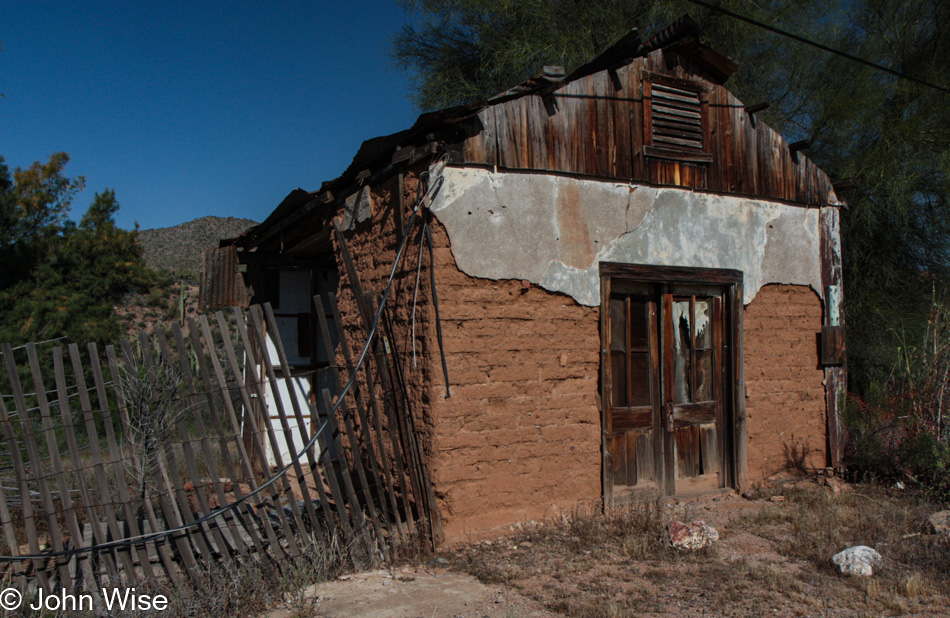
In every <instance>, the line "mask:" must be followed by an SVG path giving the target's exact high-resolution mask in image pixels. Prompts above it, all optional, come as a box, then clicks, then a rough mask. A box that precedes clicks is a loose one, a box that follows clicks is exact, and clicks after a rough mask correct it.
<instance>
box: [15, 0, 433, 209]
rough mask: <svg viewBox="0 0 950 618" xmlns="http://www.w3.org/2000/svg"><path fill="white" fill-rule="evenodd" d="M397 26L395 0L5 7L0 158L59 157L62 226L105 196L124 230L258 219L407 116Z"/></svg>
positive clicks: (39, 0)
mask: <svg viewBox="0 0 950 618" xmlns="http://www.w3.org/2000/svg"><path fill="white" fill-rule="evenodd" d="M269 7H270V8H269ZM407 18H408V17H407V15H406V14H405V12H404V10H403V9H402V7H400V6H399V5H398V4H397V3H396V0H382V1H379V2H369V1H365V0H350V1H346V2H342V1H340V2H338V1H318V0H311V1H309V2H303V1H301V2H296V1H294V2H243V1H233V2H205V1H200V0H198V1H194V2H178V1H168V0H165V1H162V2H145V1H137V0H132V1H127V2H104V1H89V2H64V1H57V2H52V1H44V0H23V1H19V0H8V1H7V2H5V3H4V5H3V8H2V9H0V41H2V52H0V93H3V95H4V96H3V98H2V99H0V155H2V156H3V157H4V158H5V159H6V162H7V165H9V166H10V168H11V169H12V168H14V167H17V166H20V167H25V166H27V165H29V164H30V163H32V162H33V161H36V160H38V159H43V160H45V159H46V158H47V157H49V155H50V154H51V153H53V152H57V151H66V152H68V153H69V154H70V156H71V157H72V160H71V162H70V164H69V166H68V168H67V172H68V174H69V175H70V176H76V175H83V176H85V177H86V190H85V191H84V192H83V193H82V194H80V195H79V196H78V198H77V199H76V200H75V201H74V202H73V207H72V216H73V218H77V219H78V217H79V216H81V215H82V213H83V212H84V211H85V209H86V207H87V206H88V205H89V203H90V202H91V200H92V197H93V193H94V192H96V191H101V190H103V189H105V188H112V189H115V191H116V196H117V197H118V199H119V202H120V204H121V210H120V212H119V215H118V222H119V225H120V226H122V227H126V228H130V227H131V226H132V225H133V224H134V223H135V222H136V221H137V222H138V223H139V224H140V225H141V227H142V228H152V227H165V226H169V225H176V224H178V223H181V222H183V221H187V220H190V219H193V218H196V217H201V216H204V215H218V216H235V217H247V218H251V219H255V220H257V221H260V220H262V219H263V218H264V217H265V216H267V214H269V213H270V211H271V210H273V208H274V207H276V206H277V204H278V203H279V202H280V201H281V200H282V199H283V198H284V196H285V195H287V193H289V192H290V191H291V190H292V189H294V188H296V187H301V188H303V189H307V190H315V189H317V188H319V186H320V183H321V182H323V181H324V180H329V179H332V178H335V177H336V176H338V175H339V174H340V173H342V172H343V170H344V169H345V168H346V166H347V165H348V164H349V162H350V160H351V159H352V157H353V155H355V154H356V151H357V149H358V148H359V145H360V144H361V143H362V142H363V140H366V139H369V138H371V137H376V136H378V135H385V134H388V133H394V132H396V131H399V130H402V129H405V128H407V127H408V126H410V125H411V124H412V122H413V121H414V120H415V118H416V116H417V115H418V110H416V109H414V107H413V105H412V103H411V102H410V101H409V98H408V93H409V87H410V84H409V79H408V77H407V76H406V74H405V73H404V72H403V71H402V70H400V69H399V68H398V67H397V66H396V65H395V64H394V63H393V61H392V60H391V59H390V58H389V56H388V51H389V45H390V40H391V38H392V36H393V35H394V34H395V33H396V32H397V31H398V30H399V28H400V26H401V25H402V24H403V23H405V21H406V20H407Z"/></svg>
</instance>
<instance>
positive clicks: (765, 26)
mask: <svg viewBox="0 0 950 618" xmlns="http://www.w3.org/2000/svg"><path fill="white" fill-rule="evenodd" d="M686 1H687V2H691V3H693V4H696V5H699V6H701V7H705V8H707V9H710V10H712V11H717V12H719V13H722V14H723V15H727V16H729V17H732V18H734V19H738V20H740V21H744V22H746V23H747V24H752V25H753V26H756V27H759V28H762V29H764V30H768V31H769V32H772V33H774V34H778V35H780V36H784V37H787V38H790V39H792V40H794V41H798V42H799V43H804V44H805V45H811V46H812V47H816V48H818V49H820V50H822V51H826V52H828V53H830V54H835V55H836V56H841V57H842V58H847V59H848V60H851V61H852V62H857V63H860V64H863V65H865V66H869V67H871V68H873V69H877V70H879V71H884V72H885V73H890V74H891V75H894V76H896V77H899V78H901V79H906V80H908V81H912V82H916V83H918V84H921V85H923V86H927V87H928V88H934V89H935V90H940V91H941V92H945V93H947V94H950V88H946V87H944V86H938V85H937V84H934V83H931V82H928V81H926V80H923V79H919V78H917V77H913V76H912V75H907V74H906V73H902V72H900V71H897V70H895V69H891V68H889V67H886V66H884V65H882V64H877V63H874V62H871V61H870V60H865V59H864V58H859V57H857V56H853V55H851V54H849V53H847V52H843V51H841V50H840V49H835V48H833V47H828V46H827V45H823V44H821V43H818V42H817V41H812V40H811V39H806V38H805V37H801V36H798V35H797V34H792V33H791V32H788V31H786V30H782V29H780V28H776V27H775V26H770V25H768V24H766V23H763V22H760V21H758V20H755V19H752V18H751V17H746V16H745V15H740V14H739V13H733V12H732V11H730V10H728V9H724V8H722V7H721V6H719V5H716V4H710V3H709V2H704V1H703V0H686Z"/></svg>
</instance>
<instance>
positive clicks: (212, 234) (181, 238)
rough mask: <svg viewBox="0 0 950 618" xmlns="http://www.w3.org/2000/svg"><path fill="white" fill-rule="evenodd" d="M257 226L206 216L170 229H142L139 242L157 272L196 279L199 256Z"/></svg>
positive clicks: (240, 220)
mask: <svg viewBox="0 0 950 618" xmlns="http://www.w3.org/2000/svg"><path fill="white" fill-rule="evenodd" d="M254 225H257V222H256V221H253V220H251V219H240V218H237V217H215V216H210V215H209V216H205V217H199V218H197V219H192V220H190V221H185V222H184V223H179V224H178V225H173V226H170V227H157V228H151V229H147V230H139V232H138V243H139V245H140V246H141V247H142V253H143V257H144V258H145V262H146V264H148V266H149V267H150V268H152V269H154V270H167V271H170V272H173V273H177V274H181V275H188V276H191V277H195V278H196V277H197V275H198V269H199V263H200V255H201V252H202V251H204V250H205V249H213V248H215V247H217V246H218V245H219V243H220V241H221V239H223V238H233V237H234V236H238V235H240V234H241V233H243V232H244V231H246V230H247V229H248V228H250V227H252V226H254Z"/></svg>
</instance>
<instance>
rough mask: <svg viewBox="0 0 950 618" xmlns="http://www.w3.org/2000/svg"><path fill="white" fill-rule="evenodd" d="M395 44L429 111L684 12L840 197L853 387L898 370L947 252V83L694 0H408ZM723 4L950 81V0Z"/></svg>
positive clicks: (746, 94) (750, 97) (735, 83)
mask: <svg viewBox="0 0 950 618" xmlns="http://www.w3.org/2000/svg"><path fill="white" fill-rule="evenodd" d="M404 4H405V6H406V7H407V9H408V10H409V12H410V14H411V17H412V19H411V21H410V22H409V23H408V24H407V25H406V26H405V27H404V29H403V30H402V32H401V33H400V34H399V35H398V36H397V37H396V38H395V39H394V41H393V48H392V50H393V52H392V53H393V56H394V58H395V59H396V60H397V62H399V63H400V64H401V65H402V66H403V67H405V68H406V69H407V70H408V71H409V72H410V75H411V76H412V78H413V79H414V80H415V82H416V91H415V94H414V98H415V101H416V103H417V104H418V105H419V106H420V107H421V108H423V109H432V108H437V107H444V106H449V105H455V104H459V103H463V102H468V101H473V100H478V99H483V98H486V97H488V96H491V95H493V94H496V93H498V92H501V91H503V90H504V89H505V88H508V87H510V86H512V85H514V84H516V83H519V82H521V81H523V80H524V79H526V78H527V77H530V76H531V75H535V74H537V73H539V72H540V70H541V68H542V67H543V66H544V65H549V64H554V65H563V66H564V67H565V68H566V69H567V71H570V70H571V69H573V68H575V67H576V66H578V65H579V64H580V63H582V62H584V61H585V60H587V59H589V58H590V57H591V56H593V55H594V54H596V53H597V52H599V51H600V50H602V49H603V48H604V47H605V46H607V45H609V44H610V43H611V42H613V41H614V40H616V39H618V38H619V37H620V36H622V35H623V34H624V33H625V32H626V31H627V30H628V29H629V28H631V27H639V28H640V30H641V36H642V37H643V38H644V39H645V38H647V37H649V36H651V35H652V34H653V33H655V32H656V31H657V29H658V28H662V27H664V26H665V25H667V24H668V23H670V22H671V21H673V20H674V19H676V18H677V17H679V16H680V15H682V14H684V13H686V12H687V11H688V12H689V14H690V15H691V16H692V17H693V18H694V19H695V20H696V21H697V22H698V23H699V24H700V25H701V27H702V30H703V35H704V37H705V38H706V39H707V41H708V42H709V43H710V44H711V45H713V46H714V47H715V48H716V49H718V50H719V51H722V52H723V53H726V54H729V55H731V56H732V57H734V58H736V59H738V60H739V61H740V63H741V64H740V68H739V70H738V71H737V72H736V74H735V75H734V76H733V77H732V78H731V79H730V81H729V83H728V84H727V86H728V87H729V89H730V90H732V91H733V92H734V93H735V94H736V95H737V96H739V98H740V99H742V100H744V101H746V102H747V103H757V102H760V101H767V102H769V103H770V105H771V107H770V109H769V110H767V111H766V112H765V113H764V114H760V115H761V116H762V117H763V118H764V119H765V120H766V122H768V123H769V124H770V125H772V126H773V127H775V128H776V129H777V130H778V131H780V132H782V133H783V134H784V135H786V136H787V137H788V138H789V139H790V140H791V141H797V140H800V139H808V140H809V141H811V143H812V147H811V148H810V149H809V151H808V155H809V156H810V157H811V158H812V159H814V160H815V162H816V163H818V165H820V166H821V167H822V168H823V169H825V170H826V171H827V172H828V173H829V174H830V175H831V176H832V177H838V178H854V179H855V180H856V181H857V185H858V189H857V190H856V191H853V192H849V193H847V194H846V195H844V197H845V198H847V199H848V201H849V204H850V208H849V209H848V210H846V211H844V212H843V217H842V235H843V245H844V265H845V273H844V274H845V311H846V318H847V321H848V346H849V362H850V367H851V375H852V386H853V387H854V388H856V389H858V390H862V389H863V388H864V387H865V386H866V385H867V384H868V383H870V382H871V381H872V380H881V379H884V378H886V376H887V374H888V373H889V372H890V370H891V369H892V367H893V363H894V362H895V361H896V358H897V352H898V349H899V346H900V342H901V341H902V340H906V339H907V338H910V339H913V340H917V339H919V338H921V337H923V333H924V332H925V331H926V326H927V318H928V316H929V311H930V307H931V304H930V300H931V296H932V294H933V292H934V290H935V289H936V291H937V293H938V294H942V293H943V289H944V287H945V282H946V280H947V266H948V249H950V105H948V104H950V95H947V94H945V93H942V92H939V91H936V90H933V89H930V88H927V87H925V86H921V85H918V84H915V83H913V82H910V81H906V80H902V79H898V78H896V77H894V76H892V75H890V74H887V73H884V72H881V71H878V70H875V69H872V68H870V67H867V66H864V65H860V64H857V63H854V62H852V61H850V60H847V59H845V58H842V57H840V56H835V55H832V54H829V53H827V52H823V51H820V50H817V49H815V48H813V47H810V46H807V45H803V44H801V43H799V42H796V41H793V40H791V39H788V38H784V37H780V36H777V35H775V34H772V33H769V32H767V31H765V30H763V29H760V28H757V27H755V26H753V25H750V24H747V23H744V22H741V21H738V20H736V19H734V18H732V17H729V16H726V15H723V14H721V13H719V12H716V11H710V10H705V9H701V8H699V7H697V6H696V5H694V4H692V3H689V2H685V1H682V0H658V1H656V2H647V1H645V0H630V1H621V0H593V1H592V2H584V3H581V2H578V1H573V0H529V1H525V2H509V1H507V0H448V1H445V2H438V1H436V0H408V1H407V2H405V3H404ZM718 4H719V5H720V6H722V7H724V8H727V9H729V10H732V11H734V12H736V13H740V14H743V15H747V16H749V17H752V18H754V19H757V20H759V21H761V22H764V23H767V24H770V25H773V26H777V27H779V28H782V29H784V30H787V31H790V32H794V33H797V34H801V35H804V36H805V37H807V38H810V39H813V40H816V41H818V42H820V43H824V44H826V45H829V46H831V47H833V48H837V49H841V50H844V51H847V52H848V53H851V54H853V55H856V56H858V57H862V58H866V59H868V60H870V61H873V62H876V63H879V64H882V65H885V66H887V67H890V68H892V69H895V70H897V71H901V72H904V73H907V74H910V75H912V76H914V77H917V78H920V79H925V80H928V81H931V82H932V83H937V84H940V85H943V86H950V31H948V30H947V29H946V28H945V27H944V26H945V25H946V24H947V23H950V5H948V4H947V3H944V2H941V1H940V0H903V1H896V0H857V1H847V2H846V1H844V0H828V1H823V2H816V1H812V0H804V1H800V2H793V1H792V0H771V1H770V0H766V1H765V2H760V3H750V2H747V1H739V0H724V1H723V2H720V3H718Z"/></svg>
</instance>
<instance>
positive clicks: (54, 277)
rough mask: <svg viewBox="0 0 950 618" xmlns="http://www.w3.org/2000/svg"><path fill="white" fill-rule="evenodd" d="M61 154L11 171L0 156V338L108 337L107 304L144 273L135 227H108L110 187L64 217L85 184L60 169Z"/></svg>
mask: <svg viewBox="0 0 950 618" xmlns="http://www.w3.org/2000/svg"><path fill="white" fill-rule="evenodd" d="M68 161H69V156H68V155H67V154H66V153H56V154H54V155H52V156H51V157H50V159H49V161H47V162H45V163H41V162H36V163H34V164H33V165H31V166H30V167H28V168H26V169H17V170H15V171H14V173H13V177H12V178H11V177H10V173H9V169H8V168H7V167H6V165H3V164H2V159H0V219H2V223H3V225H0V254H2V255H0V259H2V260H3V264H4V268H3V270H2V272H0V341H4V342H18V343H19V342H28V341H38V340H44V339H54V338H57V337H66V338H67V339H69V340H71V341H75V342H83V341H99V342H103V341H111V340H112V339H114V338H116V337H117V336H118V335H119V326H118V321H117V320H116V318H115V315H114V312H113V306H114V305H115V304H116V303H117V302H118V301H119V300H120V299H121V298H122V296H124V295H125V294H127V293H128V292H130V291H132V290H135V289H140V288H142V287H144V286H146V285H147V283H148V282H149V281H150V278H151V274H150V273H149V271H148V270H147V269H146V267H145V264H144V262H143V261H142V259H141V250H140V249H139V247H138V245H137V244H136V232H135V231H126V230H122V229H119V228H118V227H116V224H115V214H116V212H117V211H118V209H119V203H118V201H117V200H116V197H115V192H114V191H112V190H106V191H103V192H102V193H100V194H96V196H95V198H94V199H93V202H92V204H91V205H90V206H89V208H88V210H87V211H86V213H85V215H83V217H82V218H81V219H80V221H79V224H78V225H76V224H75V223H73V222H72V221H70V220H69V219H68V218H67V215H68V213H69V208H70V205H71V202H72V199H73V198H74V197H75V195H76V193H78V192H79V191H80V190H81V189H82V188H83V186H84V185H85V180H84V179H83V178H82V177H78V178H69V177H67V176H66V175H65V166H66V164H67V163H68Z"/></svg>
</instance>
